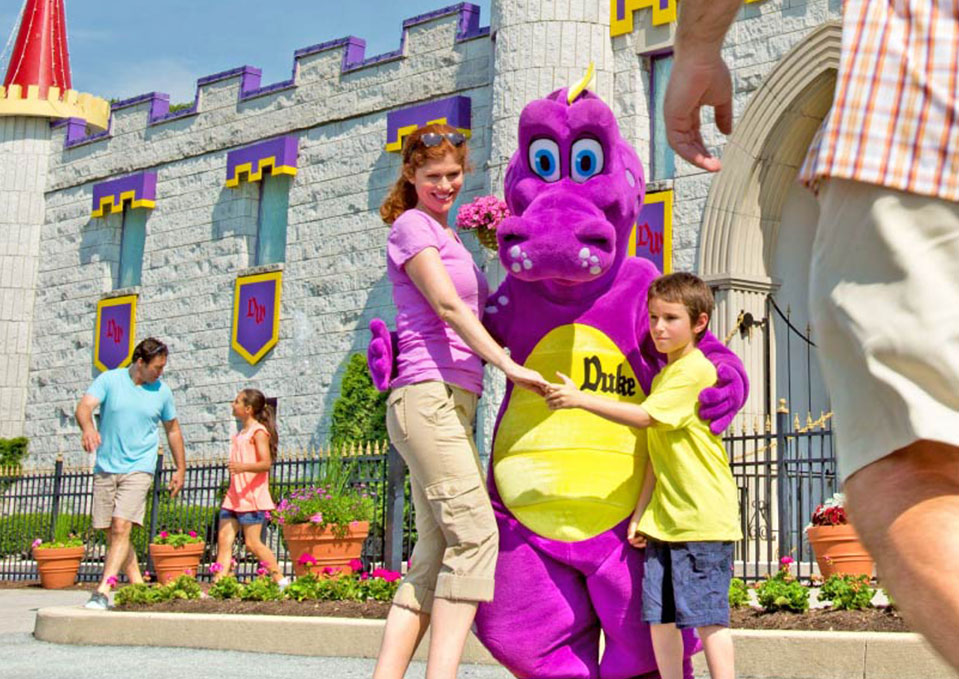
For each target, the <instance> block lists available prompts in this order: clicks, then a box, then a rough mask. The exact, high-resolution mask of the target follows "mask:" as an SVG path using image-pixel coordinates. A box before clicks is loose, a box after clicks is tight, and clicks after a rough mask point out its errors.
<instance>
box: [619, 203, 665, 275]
mask: <svg viewBox="0 0 959 679" xmlns="http://www.w3.org/2000/svg"><path fill="white" fill-rule="evenodd" d="M672 217H673V192H672V191H659V192H657V193H650V194H647V195H646V199H645V200H644V202H643V208H642V209H641V210H640V211H639V216H638V217H637V218H636V227H635V229H634V230H633V234H632V236H631V237H630V247H629V254H631V255H634V256H636V257H641V258H643V259H648V260H649V261H650V262H652V263H653V264H655V265H656V268H657V269H659V270H660V271H661V272H663V273H669V272H670V271H671V270H672V264H673V261H672V260H673V252H672V250H673V248H672V240H673V239H672V235H673V233H672V232H673V229H672Z"/></svg>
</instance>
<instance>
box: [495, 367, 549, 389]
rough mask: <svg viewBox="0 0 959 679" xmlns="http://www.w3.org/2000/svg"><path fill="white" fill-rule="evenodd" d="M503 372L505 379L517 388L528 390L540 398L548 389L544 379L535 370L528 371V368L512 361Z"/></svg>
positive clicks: (547, 383)
mask: <svg viewBox="0 0 959 679" xmlns="http://www.w3.org/2000/svg"><path fill="white" fill-rule="evenodd" d="M503 372H504V373H506V379H508V380H509V381H510V382H512V383H513V384H515V385H516V386H517V387H522V388H523V389H529V390H530V391H532V392H533V393H535V394H539V395H540V396H543V395H545V394H546V392H547V390H548V389H549V387H550V384H549V382H547V381H546V379H545V378H544V377H543V376H542V375H540V374H539V373H538V372H536V371H535V370H530V369H529V368H525V367H523V366H521V365H519V364H518V363H514V362H512V361H511V362H510V365H509V366H507V368H506V370H504V371H503Z"/></svg>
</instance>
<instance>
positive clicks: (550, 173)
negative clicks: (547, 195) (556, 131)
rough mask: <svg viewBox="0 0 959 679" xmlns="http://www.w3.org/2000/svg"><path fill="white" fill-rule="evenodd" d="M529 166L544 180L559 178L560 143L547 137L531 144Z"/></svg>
mask: <svg viewBox="0 0 959 679" xmlns="http://www.w3.org/2000/svg"><path fill="white" fill-rule="evenodd" d="M529 167H530V169H531V170H532V171H533V172H534V173H535V174H536V175H537V176H538V177H539V178H540V179H542V180H543V181H547V182H555V181H556V180H557V179H559V144H557V143H556V142H555V141H553V140H552V139H547V138H545V137H543V138H540V139H534V140H533V143H532V144H530V145H529Z"/></svg>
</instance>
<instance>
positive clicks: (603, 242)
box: [579, 236, 610, 251]
mask: <svg viewBox="0 0 959 679" xmlns="http://www.w3.org/2000/svg"><path fill="white" fill-rule="evenodd" d="M579 241H580V242H581V243H582V244H583V245H592V246H593V247H594V248H597V249H599V250H604V251H605V250H609V249H610V243H609V239H608V238H606V237H605V236H580V237H579Z"/></svg>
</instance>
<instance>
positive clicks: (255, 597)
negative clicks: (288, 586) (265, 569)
mask: <svg viewBox="0 0 959 679" xmlns="http://www.w3.org/2000/svg"><path fill="white" fill-rule="evenodd" d="M239 596H240V598H241V599H243V600H244V601H276V600H277V599H279V598H281V596H282V594H281V592H280V586H279V585H278V584H276V582H274V580H273V578H271V577H270V576H268V575H261V576H260V577H258V578H256V579H255V580H253V581H252V582H249V583H247V584H246V585H244V586H243V589H242V590H241V591H240V595H239Z"/></svg>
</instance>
